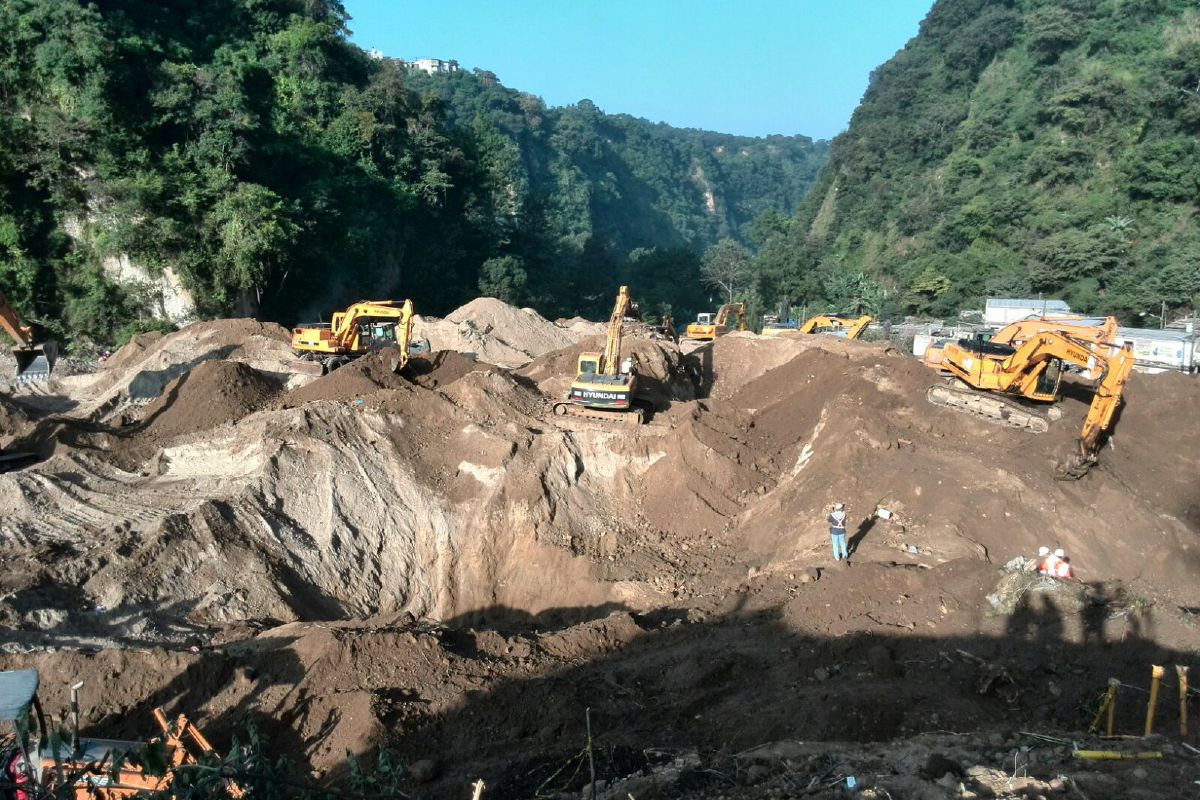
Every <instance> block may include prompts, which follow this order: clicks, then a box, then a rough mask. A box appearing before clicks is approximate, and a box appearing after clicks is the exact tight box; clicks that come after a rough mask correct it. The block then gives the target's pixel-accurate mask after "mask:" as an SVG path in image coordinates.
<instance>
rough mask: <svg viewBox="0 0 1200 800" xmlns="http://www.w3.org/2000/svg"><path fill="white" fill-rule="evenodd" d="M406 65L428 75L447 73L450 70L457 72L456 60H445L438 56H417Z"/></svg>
mask: <svg viewBox="0 0 1200 800" xmlns="http://www.w3.org/2000/svg"><path fill="white" fill-rule="evenodd" d="M408 66H409V67H411V68H412V69H419V70H421V72H424V73H427V74H429V75H449V74H450V73H451V72H458V62H457V61H455V60H454V59H450V60H448V61H447V60H443V59H440V58H418V59H416V60H414V61H409V62H408Z"/></svg>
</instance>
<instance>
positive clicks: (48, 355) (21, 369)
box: [12, 342, 58, 383]
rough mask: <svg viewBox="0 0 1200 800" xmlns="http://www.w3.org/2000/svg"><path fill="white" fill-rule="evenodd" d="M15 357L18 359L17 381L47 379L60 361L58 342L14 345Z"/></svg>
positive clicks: (26, 381) (25, 381)
mask: <svg viewBox="0 0 1200 800" xmlns="http://www.w3.org/2000/svg"><path fill="white" fill-rule="evenodd" d="M12 352H13V357H15V358H16V360H17V382H18V383H28V382H31V381H39V380H45V379H47V378H49V377H50V373H51V372H53V371H54V363H55V362H56V361H58V343H57V342H45V343H44V344H39V345H34V346H33V347H14V348H13V351H12Z"/></svg>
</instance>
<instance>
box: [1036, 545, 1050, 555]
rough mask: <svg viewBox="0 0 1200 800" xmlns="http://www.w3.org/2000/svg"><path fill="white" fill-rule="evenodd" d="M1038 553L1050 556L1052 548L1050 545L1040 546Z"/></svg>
mask: <svg viewBox="0 0 1200 800" xmlns="http://www.w3.org/2000/svg"><path fill="white" fill-rule="evenodd" d="M1038 555H1039V556H1048V555H1050V548H1049V547H1039V548H1038Z"/></svg>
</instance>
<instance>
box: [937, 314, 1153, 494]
mask: <svg viewBox="0 0 1200 800" xmlns="http://www.w3.org/2000/svg"><path fill="white" fill-rule="evenodd" d="M1133 364H1134V356H1133V350H1132V349H1131V348H1130V347H1129V346H1128V345H1125V346H1123V347H1121V348H1119V349H1116V350H1115V352H1114V349H1113V347H1112V346H1110V345H1107V344H1104V343H1097V342H1089V341H1083V340H1078V339H1073V338H1071V337H1069V336H1067V335H1065V334H1063V333H1061V332H1059V331H1044V332H1042V333H1037V334H1034V335H1032V336H1031V337H1030V338H1029V339H1027V340H1026V341H1025V342H1024V343H1022V344H1021V345H1020V346H1019V347H1013V346H1011V345H1005V344H996V343H994V342H983V341H978V340H974V339H960V340H958V341H957V342H950V343H947V344H946V345H944V346H943V349H942V358H941V362H940V364H939V365H938V369H940V370H941V371H943V372H946V373H948V374H949V375H950V376H952V378H951V382H949V383H941V384H935V385H933V386H931V387H929V389H928V391H927V392H926V397H927V398H928V399H929V402H931V403H933V404H934V405H938V406H945V407H948V408H953V409H955V410H957V411H964V412H966V413H969V414H973V415H975V416H977V417H981V418H983V419H986V420H988V421H989V422H995V423H998V424H1001V425H1007V426H1009V427H1015V428H1020V429H1022V430H1027V431H1032V432H1033V433H1044V432H1045V431H1047V430H1049V422H1048V421H1047V419H1046V418H1045V417H1043V416H1042V415H1040V414H1038V413H1037V412H1035V411H1034V410H1033V409H1032V408H1029V407H1027V406H1024V405H1022V404H1021V403H1019V402H1014V400H1025V401H1034V402H1040V403H1053V402H1054V401H1056V400H1057V399H1058V398H1059V385H1060V383H1061V381H1062V374H1063V372H1064V365H1070V366H1075V367H1079V368H1080V369H1081V370H1083V371H1084V372H1085V374H1086V373H1091V372H1095V373H1096V374H1098V376H1099V379H1098V381H1097V383H1096V386H1095V395H1094V396H1093V398H1092V402H1091V405H1090V406H1089V408H1088V413H1087V417H1086V418H1085V420H1084V423H1083V430H1082V431H1081V432H1080V435H1079V450H1078V452H1077V453H1074V454H1072V455H1071V456H1070V457H1069V458H1068V459H1067V460H1066V462H1065V463H1063V464H1062V465H1060V467H1059V469H1058V472H1057V474H1056V477H1057V478H1059V479H1067V480H1073V479H1077V478H1081V477H1083V476H1084V475H1086V474H1087V472H1088V470H1089V469H1090V468H1091V466H1092V465H1093V464H1094V463H1095V462H1096V458H1097V454H1098V453H1099V449H1100V437H1101V435H1102V434H1103V433H1104V432H1105V431H1107V430H1108V429H1109V427H1110V426H1111V425H1112V420H1113V415H1114V414H1115V413H1116V410H1117V408H1118V406H1120V404H1121V395H1122V393H1123V391H1124V388H1125V382H1126V381H1127V380H1129V374H1130V372H1132V370H1133Z"/></svg>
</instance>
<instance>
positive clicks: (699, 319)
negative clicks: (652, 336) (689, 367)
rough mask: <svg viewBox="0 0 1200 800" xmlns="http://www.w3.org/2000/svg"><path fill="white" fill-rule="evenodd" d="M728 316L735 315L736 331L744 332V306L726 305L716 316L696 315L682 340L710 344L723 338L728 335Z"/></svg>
mask: <svg viewBox="0 0 1200 800" xmlns="http://www.w3.org/2000/svg"><path fill="white" fill-rule="evenodd" d="M730 314H737V319H738V321H737V329H738V330H739V331H744V330H746V304H745V303H726V304H725V305H723V306H721V307H720V308H719V309H718V310H717V313H716V314H709V313H707V312H705V313H702V314H697V315H696V321H695V322H692V323H689V324H688V326H687V330H685V331H684V334H683V335H684V338H686V339H698V340H700V341H708V342H711V341H712V340H713V339H716V338H717V337H718V336H724V335H725V334H727V333H729V315H730Z"/></svg>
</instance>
